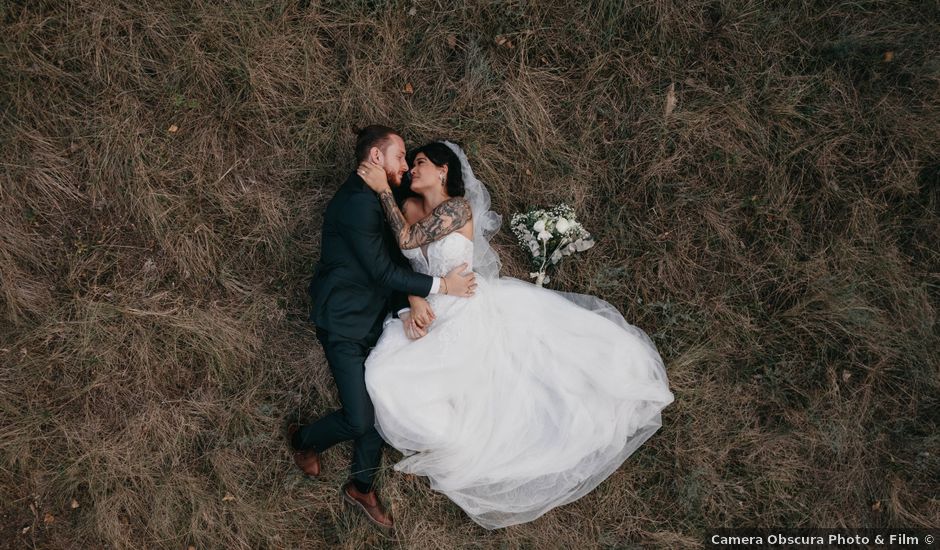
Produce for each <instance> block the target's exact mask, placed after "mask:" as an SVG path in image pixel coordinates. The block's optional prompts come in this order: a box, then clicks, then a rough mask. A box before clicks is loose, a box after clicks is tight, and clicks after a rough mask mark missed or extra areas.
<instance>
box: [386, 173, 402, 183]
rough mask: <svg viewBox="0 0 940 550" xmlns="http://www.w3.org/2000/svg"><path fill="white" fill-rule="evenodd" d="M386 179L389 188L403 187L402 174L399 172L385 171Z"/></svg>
mask: <svg viewBox="0 0 940 550" xmlns="http://www.w3.org/2000/svg"><path fill="white" fill-rule="evenodd" d="M385 179H387V180H388V185H389V187H398V186H399V185H401V174H399V173H398V172H389V171H388V170H386V171H385Z"/></svg>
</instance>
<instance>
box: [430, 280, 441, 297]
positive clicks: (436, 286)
mask: <svg viewBox="0 0 940 550" xmlns="http://www.w3.org/2000/svg"><path fill="white" fill-rule="evenodd" d="M440 291H441V278H440V277H434V282H433V283H431V292H429V293H428V294H429V295H430V294H437V293H438V292H440Z"/></svg>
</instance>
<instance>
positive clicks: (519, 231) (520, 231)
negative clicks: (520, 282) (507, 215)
mask: <svg viewBox="0 0 940 550" xmlns="http://www.w3.org/2000/svg"><path fill="white" fill-rule="evenodd" d="M510 225H511V227H512V232H513V233H515V235H516V239H517V240H518V241H519V244H520V245H521V246H522V248H525V249H526V250H527V251H528V252H529V253H530V254H531V255H532V266H533V267H534V268H535V269H536V270H537V271H535V272H534V273H530V274H529V276H530V277H532V278H533V279H535V284H537V285H538V286H542V285H543V284H544V283H548V282H550V281H551V279H550V278H549V277H548V275H547V274H546V273H547V270H548V268H549V267H550V266H553V265H557V264H558V262H560V261H561V259H562V258H564V257H565V256H570V255H571V254H574V253H575V252H583V251H585V250H587V249H589V248H591V247H592V246H594V238H593V237H591V234H590V233H588V232H587V230H586V229H584V227H583V226H582V225H581V224H580V223H578V221H577V220H576V219H575V215H574V209H573V208H571V207H570V206H568V205H567V204H564V203H562V204H559V205H558V206H555V207H553V208H550V209H548V210H543V209H533V210H529V211H528V212H525V213H517V214H513V216H512V222H511V223H510Z"/></svg>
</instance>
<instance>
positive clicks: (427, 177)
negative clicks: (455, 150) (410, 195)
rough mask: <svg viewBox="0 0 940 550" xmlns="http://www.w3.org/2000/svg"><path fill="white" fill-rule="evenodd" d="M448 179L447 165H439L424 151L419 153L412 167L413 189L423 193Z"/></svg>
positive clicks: (441, 184)
mask: <svg viewBox="0 0 940 550" xmlns="http://www.w3.org/2000/svg"><path fill="white" fill-rule="evenodd" d="M446 181H447V166H437V165H436V164H434V163H433V162H431V159H429V158H428V157H427V155H425V154H424V153H418V155H417V156H416V157H415V160H414V166H412V167H411V190H412V191H414V192H415V193H422V192H424V191H427V190H429V189H433V188H434V187H435V186H437V187H441V186H443V185H444V182H446Z"/></svg>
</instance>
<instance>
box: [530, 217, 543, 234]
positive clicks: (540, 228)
mask: <svg viewBox="0 0 940 550" xmlns="http://www.w3.org/2000/svg"><path fill="white" fill-rule="evenodd" d="M532 229H534V230H536V231H538V232H542V231H545V220H539V221H537V222H535V225H533V226H532Z"/></svg>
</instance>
